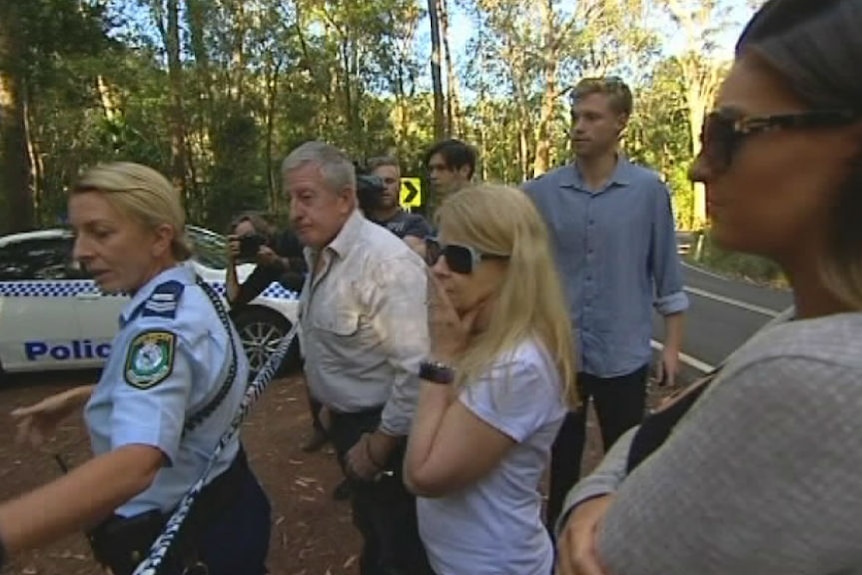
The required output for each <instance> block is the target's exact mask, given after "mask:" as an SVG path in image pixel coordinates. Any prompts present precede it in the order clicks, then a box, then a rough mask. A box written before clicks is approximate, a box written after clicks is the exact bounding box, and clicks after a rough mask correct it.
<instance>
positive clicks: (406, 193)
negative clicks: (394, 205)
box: [398, 178, 422, 207]
mask: <svg viewBox="0 0 862 575" xmlns="http://www.w3.org/2000/svg"><path fill="white" fill-rule="evenodd" d="M398 195H399V196H400V197H399V200H400V203H401V205H402V206H405V207H407V206H411V207H416V206H421V205H422V180H421V179H419V178H401V192H400V193H399V194H398Z"/></svg>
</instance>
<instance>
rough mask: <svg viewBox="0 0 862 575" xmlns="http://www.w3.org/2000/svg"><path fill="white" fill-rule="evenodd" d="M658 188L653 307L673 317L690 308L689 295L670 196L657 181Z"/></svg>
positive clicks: (653, 234) (654, 244) (653, 243)
mask: <svg viewBox="0 0 862 575" xmlns="http://www.w3.org/2000/svg"><path fill="white" fill-rule="evenodd" d="M656 186H657V189H656V190H655V191H654V197H655V201H654V206H653V207H654V218H653V226H652V238H651V250H650V264H651V269H652V272H653V281H654V282H655V301H654V303H653V305H654V307H655V309H656V311H657V312H658V313H660V314H661V315H671V314H675V313H680V312H683V311H685V310H687V309H688V296H687V295H685V292H684V291H683V282H682V270H681V269H680V262H679V253H678V251H677V245H676V228H675V226H674V220H673V210H672V209H671V204H670V193H669V192H668V189H667V187H665V185H664V184H662V183H661V182H657V183H656Z"/></svg>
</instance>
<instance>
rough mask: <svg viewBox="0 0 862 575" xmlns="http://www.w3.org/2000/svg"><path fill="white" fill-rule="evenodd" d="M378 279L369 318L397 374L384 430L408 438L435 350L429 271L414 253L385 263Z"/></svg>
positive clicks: (372, 296) (382, 424) (382, 422)
mask: <svg viewBox="0 0 862 575" xmlns="http://www.w3.org/2000/svg"><path fill="white" fill-rule="evenodd" d="M373 278H374V281H373V291H372V294H371V301H370V303H371V306H370V309H371V312H370V315H371V317H372V318H373V323H374V327H375V331H376V332H377V333H378V334H379V336H380V341H381V344H382V345H383V347H384V350H385V353H386V355H387V358H388V361H389V363H390V364H391V365H392V367H393V368H394V369H395V379H394V382H393V387H392V394H391V395H390V397H389V399H388V401H387V402H386V404H385V406H384V408H383V414H382V416H381V423H380V429H381V431H383V432H385V433H388V434H390V435H394V436H404V435H407V434H408V432H409V431H410V423H411V421H412V419H413V413H414V411H415V410H416V402H417V401H418V398H419V363H420V362H421V361H422V360H424V359H425V358H427V357H428V353H429V349H430V340H429V337H428V319H427V318H428V313H427V307H426V304H425V300H426V293H427V278H426V272H425V266H424V264H423V263H422V260H421V259H420V258H419V257H418V256H416V255H415V254H413V253H412V252H411V253H410V254H406V255H403V256H399V257H397V258H391V259H388V260H386V261H385V262H383V263H382V265H381V266H380V267H379V268H378V269H377V270H376V271H375V273H374V274H373Z"/></svg>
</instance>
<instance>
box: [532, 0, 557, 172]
mask: <svg viewBox="0 0 862 575" xmlns="http://www.w3.org/2000/svg"><path fill="white" fill-rule="evenodd" d="M539 12H540V14H541V18H542V38H543V40H542V44H543V47H544V49H543V50H542V58H543V65H542V67H543V71H544V75H545V90H544V93H543V94H542V108H541V112H540V115H539V124H538V126H536V161H535V162H534V164H533V177H535V176H539V175H541V174H544V173H545V172H547V171H548V168H549V167H550V164H551V142H550V137H549V136H550V134H549V132H550V130H549V126H550V124H551V121H552V120H553V117H554V106H555V104H556V100H557V66H558V46H557V38H556V37H555V26H554V7H553V4H552V0H541V1H540V2H539Z"/></svg>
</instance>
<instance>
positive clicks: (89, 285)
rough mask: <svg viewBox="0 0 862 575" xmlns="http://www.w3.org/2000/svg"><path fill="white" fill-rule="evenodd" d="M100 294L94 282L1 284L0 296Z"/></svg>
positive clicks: (19, 282) (38, 281)
mask: <svg viewBox="0 0 862 575" xmlns="http://www.w3.org/2000/svg"><path fill="white" fill-rule="evenodd" d="M98 293H100V292H99V288H98V287H96V284H95V282H93V281H92V280H60V281H50V280H37V281H18V282H0V296H4V297H74V296H76V295H81V294H98Z"/></svg>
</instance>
